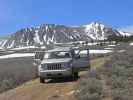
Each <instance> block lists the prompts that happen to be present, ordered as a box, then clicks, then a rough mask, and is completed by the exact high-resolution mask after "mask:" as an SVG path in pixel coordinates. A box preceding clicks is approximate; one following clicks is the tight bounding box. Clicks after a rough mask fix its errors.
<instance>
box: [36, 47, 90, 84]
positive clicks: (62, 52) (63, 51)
mask: <svg viewBox="0 0 133 100" xmlns="http://www.w3.org/2000/svg"><path fill="white" fill-rule="evenodd" d="M36 54H37V53H36ZM40 54H41V57H40V58H41V59H40V60H37V59H36V61H39V62H40V64H39V63H38V74H39V77H40V82H41V83H44V82H45V79H53V78H54V79H55V78H61V77H69V76H72V77H73V78H74V79H77V78H78V72H79V71H82V70H85V69H89V68H90V62H89V50H88V49H84V50H80V49H77V48H71V47H60V48H55V49H52V50H48V51H45V52H44V53H40ZM42 54H43V56H42ZM35 56H37V55H35Z"/></svg>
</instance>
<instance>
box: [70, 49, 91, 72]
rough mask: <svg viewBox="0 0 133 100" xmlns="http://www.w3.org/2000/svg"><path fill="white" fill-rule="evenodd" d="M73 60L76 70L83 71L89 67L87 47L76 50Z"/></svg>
mask: <svg viewBox="0 0 133 100" xmlns="http://www.w3.org/2000/svg"><path fill="white" fill-rule="evenodd" d="M75 55H76V56H75V57H74V60H73V67H74V70H76V71H84V70H87V69H90V57H89V49H84V50H76V51H75Z"/></svg>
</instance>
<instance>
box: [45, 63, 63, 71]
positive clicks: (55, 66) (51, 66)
mask: <svg viewBox="0 0 133 100" xmlns="http://www.w3.org/2000/svg"><path fill="white" fill-rule="evenodd" d="M61 68H62V67H61V64H48V65H47V69H48V70H60V69H61Z"/></svg>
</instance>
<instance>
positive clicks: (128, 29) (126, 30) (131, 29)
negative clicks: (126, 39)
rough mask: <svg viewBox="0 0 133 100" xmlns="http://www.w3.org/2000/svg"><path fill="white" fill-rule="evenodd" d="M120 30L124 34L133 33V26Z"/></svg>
mask: <svg viewBox="0 0 133 100" xmlns="http://www.w3.org/2000/svg"><path fill="white" fill-rule="evenodd" d="M119 30H121V31H124V32H130V33H133V25H130V26H125V27H121V28H119Z"/></svg>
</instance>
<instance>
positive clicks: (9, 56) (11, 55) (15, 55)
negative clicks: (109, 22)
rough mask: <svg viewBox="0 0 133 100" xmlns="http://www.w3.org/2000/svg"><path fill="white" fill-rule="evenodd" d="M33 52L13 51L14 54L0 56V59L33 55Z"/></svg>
mask: <svg viewBox="0 0 133 100" xmlns="http://www.w3.org/2000/svg"><path fill="white" fill-rule="evenodd" d="M34 55H35V54H34V53H15V54H9V55H4V56H0V59H9V58H18V57H33V56H34Z"/></svg>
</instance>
